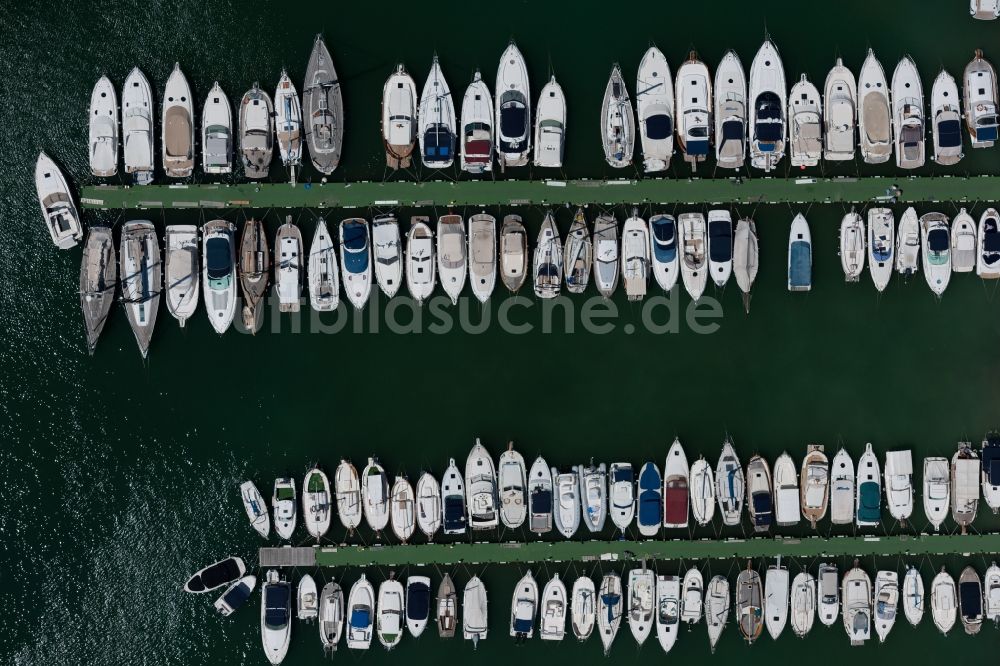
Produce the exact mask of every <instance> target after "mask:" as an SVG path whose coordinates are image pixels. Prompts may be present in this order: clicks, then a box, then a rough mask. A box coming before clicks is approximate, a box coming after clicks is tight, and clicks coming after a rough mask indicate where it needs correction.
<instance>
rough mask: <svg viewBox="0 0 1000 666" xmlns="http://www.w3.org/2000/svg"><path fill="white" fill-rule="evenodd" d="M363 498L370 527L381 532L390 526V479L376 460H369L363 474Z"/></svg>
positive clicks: (366, 518)
mask: <svg viewBox="0 0 1000 666" xmlns="http://www.w3.org/2000/svg"><path fill="white" fill-rule="evenodd" d="M361 498H362V505H363V506H364V510H365V520H366V521H367V522H368V527H370V528H372V530H374V531H375V532H381V531H382V530H384V529H385V528H386V525H388V524H389V508H390V504H391V496H390V494H389V477H388V476H386V473H385V468H384V467H382V465H381V464H379V462H378V461H377V460H376V459H375V458H369V459H368V464H367V465H365V468H364V470H362V472H361Z"/></svg>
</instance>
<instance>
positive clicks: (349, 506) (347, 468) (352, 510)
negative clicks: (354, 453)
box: [333, 460, 363, 533]
mask: <svg viewBox="0 0 1000 666" xmlns="http://www.w3.org/2000/svg"><path fill="white" fill-rule="evenodd" d="M333 487H334V491H335V492H336V495H337V517H338V518H339V519H340V524H341V525H343V526H344V529H346V530H347V531H348V533H351V532H353V531H354V530H355V529H356V528H357V526H358V525H360V524H361V515H362V511H363V509H362V504H361V481H360V480H359V479H358V470H357V468H356V467H354V465H353V464H351V463H350V462H349V461H347V460H341V461H340V464H339V465H337V471H336V473H335V474H334V477H333Z"/></svg>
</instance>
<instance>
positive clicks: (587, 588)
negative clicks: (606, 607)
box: [570, 576, 597, 641]
mask: <svg viewBox="0 0 1000 666" xmlns="http://www.w3.org/2000/svg"><path fill="white" fill-rule="evenodd" d="M570 596H571V601H570V604H571V606H570V621H571V624H572V626H573V635H574V636H576V638H577V640H580V641H585V640H587V639H588V638H590V634H591V633H593V631H594V625H595V624H597V589H596V588H595V587H594V581H593V580H592V579H591V578H590V577H589V576H580V577H579V578H577V579H576V581H575V582H574V583H573V590H572V592H571V594H570Z"/></svg>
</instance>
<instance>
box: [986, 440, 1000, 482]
mask: <svg viewBox="0 0 1000 666" xmlns="http://www.w3.org/2000/svg"><path fill="white" fill-rule="evenodd" d="M982 461H983V462H982V465H983V473H984V474H986V479H987V481H989V483H990V485H991V486H1000V438H997V437H995V436H990V437H987V438H986V446H984V447H983V453H982Z"/></svg>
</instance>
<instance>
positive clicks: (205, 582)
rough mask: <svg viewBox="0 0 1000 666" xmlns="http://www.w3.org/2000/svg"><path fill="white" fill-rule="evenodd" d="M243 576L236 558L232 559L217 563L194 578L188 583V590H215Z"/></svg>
mask: <svg viewBox="0 0 1000 666" xmlns="http://www.w3.org/2000/svg"><path fill="white" fill-rule="evenodd" d="M242 575H243V571H242V570H241V569H240V565H239V564H238V563H237V561H236V559H235V558H232V557H230V558H228V559H225V560H222V561H221V562H216V563H215V564H213V565H212V566H210V567H208V568H207V569H205V570H204V571H202V572H201V574H200V575H197V576H194V577H192V578H191V580H190V581H188V588H189V589H190V590H191V591H192V592H201V591H202V590H214V589H215V588H217V587H221V586H222V585H225V584H226V583H230V582H232V581H234V580H236V579H237V578H239V577H240V576H242Z"/></svg>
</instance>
